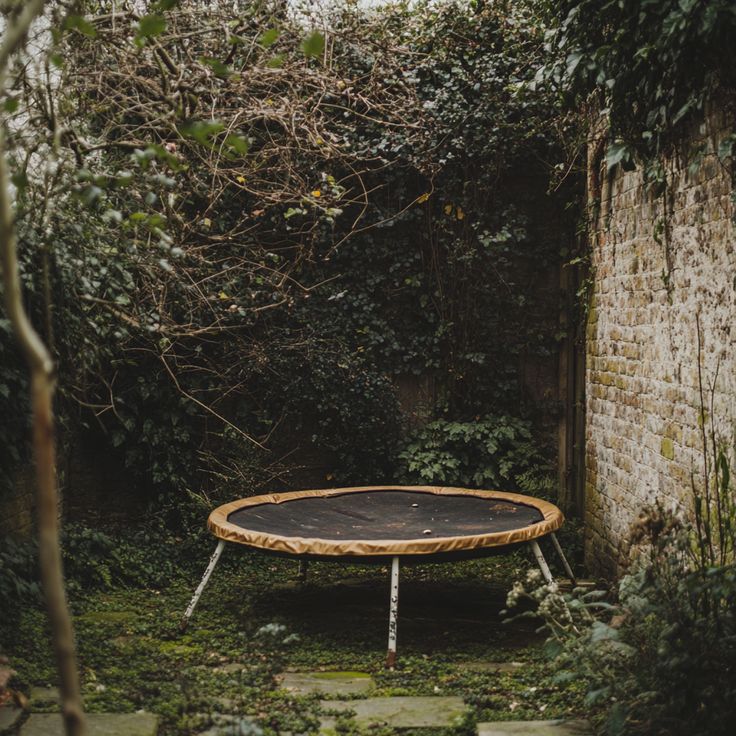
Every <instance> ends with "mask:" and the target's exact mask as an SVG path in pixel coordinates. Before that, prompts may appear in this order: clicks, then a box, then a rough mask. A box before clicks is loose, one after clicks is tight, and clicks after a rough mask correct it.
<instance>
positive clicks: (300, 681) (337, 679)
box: [279, 672, 374, 697]
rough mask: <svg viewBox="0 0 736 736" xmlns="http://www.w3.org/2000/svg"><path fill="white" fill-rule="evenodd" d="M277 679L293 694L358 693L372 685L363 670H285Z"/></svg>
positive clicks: (371, 680) (337, 694) (370, 678)
mask: <svg viewBox="0 0 736 736" xmlns="http://www.w3.org/2000/svg"><path fill="white" fill-rule="evenodd" d="M279 681H280V684H281V687H282V688H283V689H284V690H287V691H289V692H291V693H294V694H295V695H312V694H313V693H323V694H324V695H331V696H333V697H334V696H336V697H340V696H341V695H358V694H363V693H366V692H368V691H369V690H370V689H371V688H373V686H374V682H373V678H372V677H371V676H370V675H369V674H367V673H365V672H285V673H284V674H283V675H281V676H280V677H279Z"/></svg>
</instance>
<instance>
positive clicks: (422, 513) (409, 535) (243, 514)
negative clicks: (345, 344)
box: [182, 486, 574, 666]
mask: <svg viewBox="0 0 736 736" xmlns="http://www.w3.org/2000/svg"><path fill="white" fill-rule="evenodd" d="M563 521H564V517H563V515H562V512H561V511H560V510H559V509H558V508H557V507H556V506H555V505H553V504H551V503H549V502H548V501H543V500H541V499H538V498H533V497H531V496H524V495H520V494H517V493H506V492H502V491H482V490H471V489H468V488H448V487H440V486H361V487H358V488H330V489H324V490H313V491H294V492H292V493H276V494H268V495H263V496H254V497H252V498H244V499H239V500H237V501H233V502H231V503H227V504H225V505H224V506H220V507H218V508H216V509H215V510H214V511H213V512H212V513H211V514H210V517H209V520H208V522H207V526H208V528H209V530H210V531H211V532H212V534H214V536H215V537H217V539H218V542H217V547H216V548H215V551H214V553H213V554H212V557H211V558H210V561H209V564H208V565H207V569H206V570H205V572H204V575H203V577H202V580H201V581H200V583H199V586H198V587H197V590H196V591H195V593H194V596H193V598H192V600H191V602H190V604H189V606H188V607H187V610H186V612H185V614H184V618H183V620H182V626H183V627H186V625H187V624H188V622H189V619H190V618H191V616H192V614H193V613H194V609H195V608H196V606H197V603H198V601H199V599H200V597H201V595H202V592H203V591H204V589H205V586H206V585H207V582H208V581H209V578H210V576H211V575H212V572H213V570H214V569H215V567H216V565H217V562H218V561H219V559H220V555H221V554H222V551H223V549H224V546H225V543H226V542H232V543H235V544H242V545H245V546H246V547H250V548H252V549H259V550H262V551H263V552H266V553H269V554H275V555H281V556H288V557H293V558H295V559H298V560H300V577H301V578H302V579H303V580H305V579H306V574H307V563H308V561H309V560H349V561H351V562H356V563H360V562H384V561H390V564H391V594H390V606H389V609H390V610H389V636H388V655H387V660H386V661H387V665H388V666H393V665H394V663H395V660H396V641H397V630H398V607H399V564H400V560H404V561H426V562H432V561H434V562H444V561H451V560H457V559H467V558H469V557H482V556H486V555H489V554H499V553H504V552H508V551H509V550H511V549H514V548H516V547H518V546H519V545H523V544H528V545H529V546H530V547H531V550H532V552H533V554H534V558H535V560H536V561H537V564H538V565H539V568H540V570H541V572H542V575H543V577H544V579H545V581H547V582H548V583H549V582H552V574H551V573H550V570H549V567H548V565H547V562H546V560H545V558H544V556H543V555H542V551H541V549H540V547H539V543H538V541H537V540H538V539H540V538H541V537H545V536H549V537H550V539H551V541H552V544H553V545H554V547H555V550H556V551H557V553H558V555H559V556H560V559H561V561H562V564H563V566H564V569H565V572H566V573H567V575H568V576H569V577H570V579H571V580H572V581H573V583H574V576H573V573H572V570H571V568H570V566H569V564H568V563H567V560H566V559H565V555H564V554H563V552H562V548H561V547H560V544H559V542H558V540H557V537H556V536H555V531H556V530H557V529H559V528H560V527H561V526H562V523H563Z"/></svg>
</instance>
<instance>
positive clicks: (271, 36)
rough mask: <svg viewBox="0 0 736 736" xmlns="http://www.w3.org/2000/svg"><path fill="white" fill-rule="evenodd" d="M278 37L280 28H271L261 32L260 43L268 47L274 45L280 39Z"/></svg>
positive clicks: (265, 47)
mask: <svg viewBox="0 0 736 736" xmlns="http://www.w3.org/2000/svg"><path fill="white" fill-rule="evenodd" d="M278 38H279V32H278V30H277V29H276V28H269V29H268V30H267V31H264V32H263V33H262V34H261V37H260V38H259V39H258V43H259V44H261V46H263V48H264V49H267V48H268V47H269V46H273V44H275V43H276V41H278Z"/></svg>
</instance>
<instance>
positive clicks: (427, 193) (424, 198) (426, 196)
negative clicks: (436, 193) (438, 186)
mask: <svg viewBox="0 0 736 736" xmlns="http://www.w3.org/2000/svg"><path fill="white" fill-rule="evenodd" d="M428 199H429V192H425V193H424V194H422V195H421V196H420V197H417V202H418V203H419V204H421V203H422V202H426V201H427V200H428Z"/></svg>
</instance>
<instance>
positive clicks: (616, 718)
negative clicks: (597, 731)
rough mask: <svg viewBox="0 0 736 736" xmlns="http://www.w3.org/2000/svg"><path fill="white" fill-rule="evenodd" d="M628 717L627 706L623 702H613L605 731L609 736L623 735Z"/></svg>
mask: <svg viewBox="0 0 736 736" xmlns="http://www.w3.org/2000/svg"><path fill="white" fill-rule="evenodd" d="M586 700H587V698H586ZM628 718H629V709H628V706H626V705H624V704H623V703H614V705H613V707H612V708H611V710H610V711H609V712H608V719H607V720H606V733H607V734H609V736H623V734H625V733H626V722H627V720H628Z"/></svg>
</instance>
